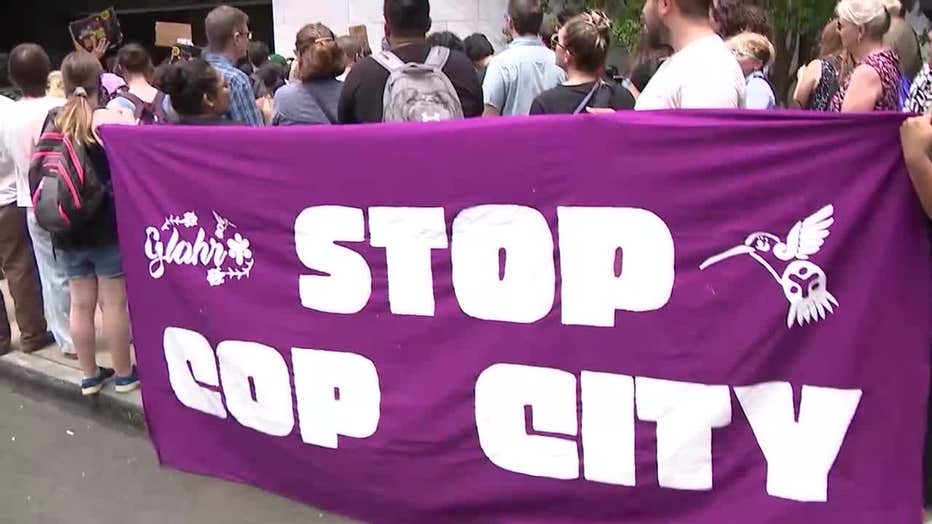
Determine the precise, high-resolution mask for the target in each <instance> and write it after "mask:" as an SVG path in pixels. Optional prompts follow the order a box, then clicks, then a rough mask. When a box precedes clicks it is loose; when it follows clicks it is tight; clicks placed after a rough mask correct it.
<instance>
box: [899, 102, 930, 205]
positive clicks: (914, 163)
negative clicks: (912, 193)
mask: <svg viewBox="0 0 932 524" xmlns="http://www.w3.org/2000/svg"><path fill="white" fill-rule="evenodd" d="M900 138H901V139H902V142H903V158H904V159H905V160H906V167H907V168H908V169H909V177H910V179H911V180H912V182H913V187H915V188H916V194H917V195H919V200H920V201H921V202H922V207H923V209H925V211H926V214H927V215H929V218H930V219H932V158H930V157H929V155H930V154H932V117H930V116H929V115H928V114H926V115H923V116H917V117H914V118H910V119H909V120H907V121H906V122H904V123H903V126H902V127H901V128H900Z"/></svg>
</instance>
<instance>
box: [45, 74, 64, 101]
mask: <svg viewBox="0 0 932 524" xmlns="http://www.w3.org/2000/svg"><path fill="white" fill-rule="evenodd" d="M45 93H46V94H47V95H48V96H53V97H55V98H65V86H64V84H62V79H61V71H52V72H51V73H49V79H48V84H47V89H46V92H45Z"/></svg>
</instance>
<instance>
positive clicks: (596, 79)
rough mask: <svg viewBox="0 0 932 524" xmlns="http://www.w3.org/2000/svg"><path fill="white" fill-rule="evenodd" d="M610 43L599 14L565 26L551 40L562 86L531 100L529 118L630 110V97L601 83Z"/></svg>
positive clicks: (609, 25)
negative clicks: (563, 73) (562, 77)
mask: <svg viewBox="0 0 932 524" xmlns="http://www.w3.org/2000/svg"><path fill="white" fill-rule="evenodd" d="M611 39H612V21H611V20H610V19H609V18H608V17H607V16H606V15H605V13H603V12H602V11H587V12H585V13H583V14H581V15H578V16H575V17H573V18H571V19H570V20H569V21H568V22H566V24H565V25H564V26H563V27H562V28H560V31H559V32H558V33H557V34H556V35H554V39H553V40H554V47H555V48H556V57H557V64H558V65H559V66H560V67H562V68H564V69H565V70H566V82H565V83H563V84H562V85H559V86H557V87H555V88H553V89H549V90H547V91H544V92H543V93H541V94H540V96H538V97H537V98H536V99H534V102H533V103H532V104H531V114H532V115H537V114H578V113H582V112H584V111H585V110H586V108H587V107H601V108H611V109H616V110H617V109H632V108H634V97H633V96H632V95H631V93H630V92H629V91H628V90H627V89H625V88H623V87H621V86H618V85H616V84H614V83H608V82H606V81H605V80H603V77H604V76H605V59H606V57H607V56H608V49H609V47H611V43H612V40H611Z"/></svg>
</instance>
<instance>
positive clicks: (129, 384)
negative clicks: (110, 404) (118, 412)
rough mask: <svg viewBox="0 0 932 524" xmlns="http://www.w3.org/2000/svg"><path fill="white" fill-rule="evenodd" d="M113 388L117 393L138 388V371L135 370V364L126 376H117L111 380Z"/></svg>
mask: <svg viewBox="0 0 932 524" xmlns="http://www.w3.org/2000/svg"><path fill="white" fill-rule="evenodd" d="M113 384H114V388H115V389H116V392H117V393H129V392H130V391H134V390H136V389H138V388H139V373H138V372H137V371H136V366H133V370H132V371H131V372H130V374H129V376H128V377H117V378H116V380H114V381H113Z"/></svg>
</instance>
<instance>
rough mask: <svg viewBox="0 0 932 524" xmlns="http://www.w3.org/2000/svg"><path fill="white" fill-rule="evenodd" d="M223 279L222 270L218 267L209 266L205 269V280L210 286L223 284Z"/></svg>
mask: <svg viewBox="0 0 932 524" xmlns="http://www.w3.org/2000/svg"><path fill="white" fill-rule="evenodd" d="M224 280H225V275H224V274H223V270H221V269H220V268H219V267H214V268H210V269H208V270H207V282H208V283H209V284H210V285H211V287H217V286H220V285H222V284H223V282H224Z"/></svg>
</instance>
